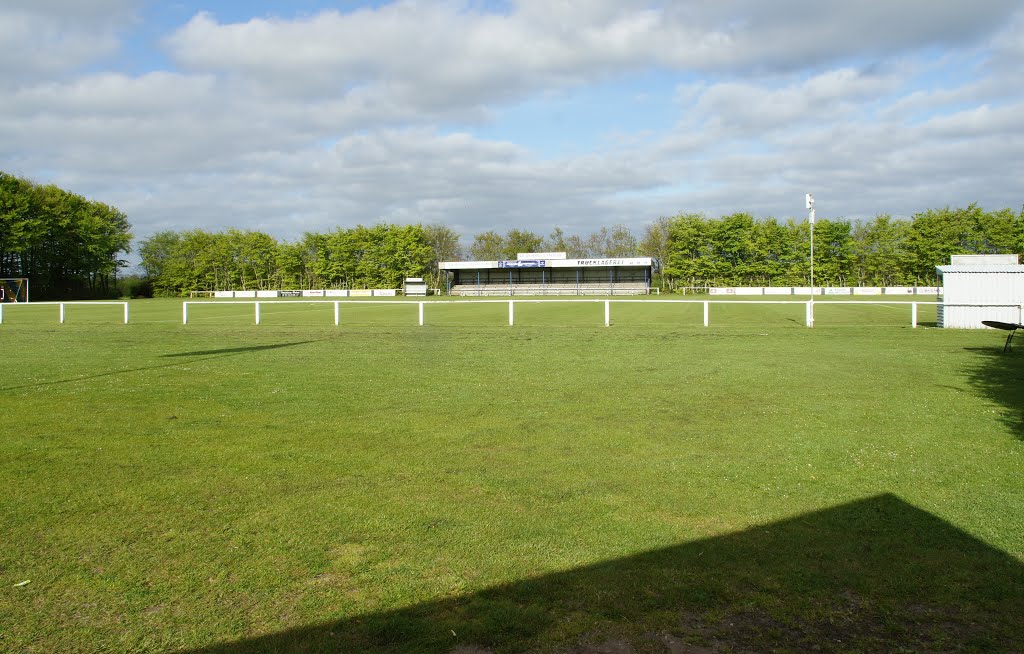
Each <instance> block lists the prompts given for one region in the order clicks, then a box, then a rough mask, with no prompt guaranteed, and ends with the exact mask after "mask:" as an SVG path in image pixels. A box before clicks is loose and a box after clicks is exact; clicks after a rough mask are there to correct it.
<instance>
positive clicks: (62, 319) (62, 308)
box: [60, 302, 64, 325]
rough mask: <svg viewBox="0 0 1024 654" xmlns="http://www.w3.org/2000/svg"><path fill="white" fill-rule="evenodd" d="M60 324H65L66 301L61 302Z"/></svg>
mask: <svg viewBox="0 0 1024 654" xmlns="http://www.w3.org/2000/svg"><path fill="white" fill-rule="evenodd" d="M60 324H62V325H63V324H64V303H63V302H61V303H60Z"/></svg>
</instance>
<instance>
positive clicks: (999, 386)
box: [966, 334, 1024, 440]
mask: <svg viewBox="0 0 1024 654" xmlns="http://www.w3.org/2000/svg"><path fill="white" fill-rule="evenodd" d="M999 336H1000V338H998V339H993V341H992V347H987V348H978V347H971V348H966V349H967V351H969V352H973V353H974V354H975V355H976V356H977V360H976V361H975V363H974V365H972V366H971V368H970V369H968V370H967V376H968V379H969V380H970V382H971V384H973V385H974V386H975V387H976V388H978V389H979V390H981V391H982V392H983V393H985V395H987V396H988V397H989V398H990V399H992V400H994V401H995V402H998V403H999V404H1000V405H1001V406H1002V407H1003V413H1002V420H1003V423H1004V424H1005V425H1006V426H1007V427H1008V428H1009V429H1010V430H1012V431H1013V433H1014V434H1015V435H1016V436H1017V438H1019V439H1021V440H1024V339H1021V341H1019V342H1018V341H1017V340H1016V339H1014V347H1013V349H1011V350H1010V351H1009V352H1005V353H1004V352H1003V344H1004V343H1005V341H1006V339H1005V337H1002V335H1001V334H1000V335H999Z"/></svg>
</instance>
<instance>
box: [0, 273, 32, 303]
mask: <svg viewBox="0 0 1024 654" xmlns="http://www.w3.org/2000/svg"><path fill="white" fill-rule="evenodd" d="M0 302H28V278H27V277H0Z"/></svg>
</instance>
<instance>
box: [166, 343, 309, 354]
mask: <svg viewBox="0 0 1024 654" xmlns="http://www.w3.org/2000/svg"><path fill="white" fill-rule="evenodd" d="M313 342H315V341H294V342H292V343H272V344H270V345H247V346H244V347H225V348H221V349H219V350H197V351H195V352H177V353H175V354H161V355H160V356H161V357H203V356H210V355H214V354H242V353H244V352H259V351H262V350H276V349H278V348H282V347H293V346H295V345H305V344H306V343H313Z"/></svg>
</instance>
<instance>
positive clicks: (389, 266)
mask: <svg viewBox="0 0 1024 654" xmlns="http://www.w3.org/2000/svg"><path fill="white" fill-rule="evenodd" d="M810 236H811V226H810V224H809V223H808V222H807V221H806V220H794V219H789V220H786V221H784V222H780V221H779V220H776V219H774V218H768V219H765V220H755V219H754V218H753V217H752V216H751V215H750V214H746V213H736V214H732V215H728V216H722V217H718V218H711V217H708V216H705V215H703V214H680V215H677V216H672V217H664V218H660V219H658V220H657V221H655V222H654V223H652V224H650V225H647V226H646V227H645V228H644V230H643V231H642V233H640V234H634V233H633V232H632V231H630V230H629V229H628V228H627V227H625V226H623V225H618V226H614V227H601V228H600V229H598V230H597V231H595V232H593V233H591V234H589V235H575V234H566V233H565V232H564V231H563V230H562V229H561V228H555V229H554V230H553V231H552V232H551V233H550V234H549V235H548V236H541V235H540V234H537V233H534V232H531V231H529V230H524V229H518V228H515V229H510V230H508V231H507V232H506V233H504V234H501V233H499V232H496V231H494V230H489V231H485V232H482V233H479V234H476V235H474V236H473V238H472V240H471V241H470V242H469V244H468V245H467V246H463V245H462V244H461V242H460V236H459V234H458V233H456V232H455V231H454V230H452V229H451V228H449V227H446V226H444V225H401V226H400V225H389V224H378V225H375V226H372V227H366V226H362V225H359V226H356V227H353V228H340V227H339V228H336V229H334V230H332V231H329V232H326V233H306V234H305V235H303V237H302V238H301V239H300V240H299V241H296V242H278V241H277V240H276V239H274V238H273V237H272V236H270V235H268V234H265V233H262V232H258V231H250V230H237V229H230V230H227V231H223V232H216V233H214V232H208V231H205V230H190V231H185V232H174V231H166V232H160V233H158V234H155V235H153V236H151V237H150V238H148V239H146V240H144V241H143V242H142V246H141V248H140V254H141V256H142V268H143V270H144V271H145V272H146V274H147V275H148V276H149V278H150V279H151V280H152V282H153V285H154V289H155V291H156V292H157V293H158V294H163V295H181V294H186V293H187V292H188V291H194V290H219V289H224V290H229V289H237V290H253V289H257V290H258V289H277V288H399V287H401V285H402V281H403V280H404V278H405V277H426V278H428V280H429V282H430V284H431V285H432V286H434V287H438V288H443V286H444V278H443V276H442V274H441V273H440V272H439V271H438V267H437V264H438V262H441V261H458V260H462V259H469V260H484V261H493V260H501V259H514V258H515V257H516V254H518V253H520V252H538V251H544V252H548V251H556V252H565V253H566V254H567V256H568V257H569V258H592V257H632V256H650V257H653V258H654V260H655V273H656V276H655V281H656V283H658V284H661V285H662V286H663V287H664V288H666V289H667V290H672V289H678V288H682V287H697V288H700V287H707V286H805V285H808V284H809V283H810V248H811V238H810ZM1022 251H1024V212H1022V213H1021V214H1016V213H1014V212H1013V211H1011V210H1009V209H1004V210H1001V211H994V212H986V211H984V210H983V209H981V208H980V207H978V206H977V205H973V204H972V205H970V206H968V207H966V208H957V209H950V208H944V209H934V210H928V211H925V212H922V213H919V214H916V215H914V216H913V217H912V218H911V219H909V220H904V219H894V218H892V217H891V216H889V215H879V216H876V217H875V218H873V219H870V220H862V221H850V220H843V219H819V220H818V221H816V223H815V225H814V281H815V283H816V284H817V285H822V286H899V285H925V286H931V285H934V284H935V283H936V274H935V266H937V265H942V264H946V263H949V257H950V255H953V254H989V253H1012V252H1017V253H1020V252H1022Z"/></svg>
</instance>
